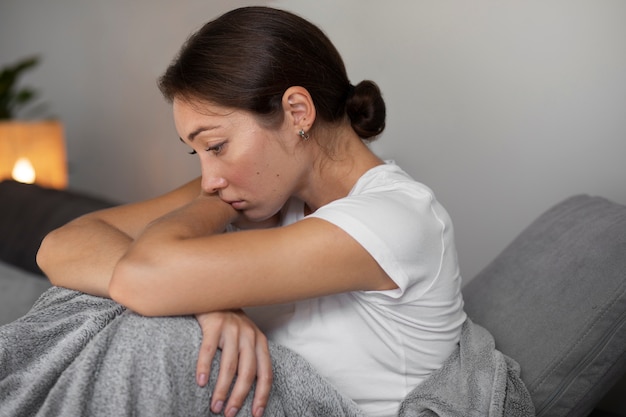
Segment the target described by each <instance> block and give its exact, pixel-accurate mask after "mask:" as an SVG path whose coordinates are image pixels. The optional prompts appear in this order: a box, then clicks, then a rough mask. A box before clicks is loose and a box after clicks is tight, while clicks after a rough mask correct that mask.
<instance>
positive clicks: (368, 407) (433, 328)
mask: <svg viewBox="0 0 626 417" xmlns="http://www.w3.org/2000/svg"><path fill="white" fill-rule="evenodd" d="M303 217H304V204H303V203H302V202H301V201H298V200H292V201H291V202H290V204H288V206H287V207H286V208H285V210H284V213H283V224H285V225H286V224H290V223H293V222H295V221H298V220H300V219H302V218H303ZM310 217H317V218H320V219H324V220H326V221H328V222H330V223H333V224H335V225H336V226H338V227H340V228H341V229H343V230H344V231H345V232H346V233H348V234H349V235H350V236H352V237H353V238H354V239H355V240H357V241H358V242H359V243H360V244H361V245H362V246H363V247H364V248H365V249H366V250H367V251H368V252H369V253H370V254H371V255H372V256H373V257H374V259H375V260H376V261H377V262H378V263H379V264H380V266H381V267H382V268H383V269H384V270H385V272H386V273H387V274H388V275H389V276H390V277H391V279H393V281H394V282H395V283H396V284H397V286H398V288H397V289H394V290H390V291H360V292H350V293H343V294H336V295H331V296H326V297H320V298H314V299H310V300H305V301H300V302H296V303H293V304H285V305H278V306H267V307H255V308H248V309H246V312H247V313H248V314H249V315H250V317H251V318H252V319H253V320H254V321H255V322H256V323H257V325H258V326H259V327H260V328H261V330H263V331H264V333H265V334H266V335H267V336H268V338H269V339H270V340H272V341H275V342H277V343H280V344H282V345H284V346H287V347H288V348H290V349H292V350H294V351H295V352H298V353H299V354H300V355H302V356H303V357H305V358H306V359H307V360H308V361H309V362H311V363H312V364H313V365H314V366H315V367H316V368H317V370H318V371H319V372H320V374H321V375H323V376H325V377H326V378H327V379H328V380H329V381H330V382H332V383H333V384H334V385H335V386H336V387H337V388H338V389H339V390H340V391H341V392H343V393H344V394H345V395H346V396H348V397H350V398H352V399H353V400H354V401H356V402H357V404H359V406H360V407H361V408H362V409H363V410H364V411H365V412H366V413H367V414H368V415H370V416H396V415H397V414H398V407H399V405H400V402H401V401H402V400H403V399H404V397H405V396H406V395H407V394H408V393H409V392H410V391H411V390H412V389H413V388H415V387H416V386H417V385H418V384H419V383H420V382H422V381H423V380H424V379H425V378H426V377H427V376H428V375H429V374H430V373H431V372H432V371H434V370H436V369H438V368H439V367H441V365H442V364H443V362H444V361H445V359H446V358H447V357H448V356H449V355H450V354H451V353H452V352H453V350H454V348H455V345H456V343H457V342H458V340H459V336H460V332H461V326H462V323H463V321H464V320H465V317H466V316H465V313H464V311H463V300H462V297H461V277H460V274H459V268H458V263H457V254H456V249H455V245H454V237H453V230H452V224H451V221H450V218H449V216H448V214H447V213H446V211H445V210H444V209H443V207H442V206H441V205H440V204H439V203H438V202H437V200H435V197H434V196H433V193H432V191H431V190H430V189H429V188H428V187H426V186H424V185H423V184H420V183H418V182H416V181H415V180H413V179H412V178H411V177H410V176H409V175H408V174H407V173H405V172H404V171H403V170H401V169H400V168H399V167H398V166H396V165H395V164H393V163H387V164H385V165H380V166H377V167H375V168H373V169H371V170H369V171H368V172H366V173H365V174H364V175H363V176H362V177H361V178H360V179H359V180H358V181H357V183H356V184H355V186H354V188H353V189H352V190H351V192H350V194H349V195H348V196H346V197H344V198H341V199H339V200H336V201H333V202H331V203H329V204H327V205H326V206H323V207H321V208H319V209H318V210H317V211H316V212H315V213H313V214H311V215H310Z"/></svg>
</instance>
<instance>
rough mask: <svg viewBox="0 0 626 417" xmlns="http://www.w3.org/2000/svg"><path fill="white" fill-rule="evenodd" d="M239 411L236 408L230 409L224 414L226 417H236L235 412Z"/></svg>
mask: <svg viewBox="0 0 626 417" xmlns="http://www.w3.org/2000/svg"><path fill="white" fill-rule="evenodd" d="M238 411H239V409H238V408H236V407H230V408H229V409H228V411H227V412H226V417H235V415H237V412H238Z"/></svg>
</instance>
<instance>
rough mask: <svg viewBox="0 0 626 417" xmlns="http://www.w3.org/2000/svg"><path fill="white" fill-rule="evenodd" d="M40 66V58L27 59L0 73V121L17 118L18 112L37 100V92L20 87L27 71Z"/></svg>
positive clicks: (7, 67) (9, 66)
mask: <svg viewBox="0 0 626 417" xmlns="http://www.w3.org/2000/svg"><path fill="white" fill-rule="evenodd" d="M38 64H39V57H37V56H34V57H29V58H25V59H23V60H21V61H19V62H17V63H16V64H12V65H7V66H5V67H4V68H3V69H2V71H0V120H10V119H13V118H15V117H16V114H17V112H18V110H20V109H21V108H23V107H24V106H26V105H27V104H29V103H31V102H32V101H33V100H35V99H36V98H37V92H36V91H35V90H33V89H32V88H29V87H18V81H19V79H20V77H21V76H22V74H23V73H24V72H25V71H28V70H30V69H32V68H34V67H36V66H37V65H38Z"/></svg>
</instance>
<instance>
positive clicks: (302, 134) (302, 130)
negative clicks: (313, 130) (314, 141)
mask: <svg viewBox="0 0 626 417" xmlns="http://www.w3.org/2000/svg"><path fill="white" fill-rule="evenodd" d="M298 135H300V137H301V138H302V140H308V139H309V134H308V133H306V132H305V131H304V129H300V131H299V132H298Z"/></svg>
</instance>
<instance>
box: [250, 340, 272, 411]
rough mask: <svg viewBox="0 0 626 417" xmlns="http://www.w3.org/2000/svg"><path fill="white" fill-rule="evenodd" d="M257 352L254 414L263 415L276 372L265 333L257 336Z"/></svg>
mask: <svg viewBox="0 0 626 417" xmlns="http://www.w3.org/2000/svg"><path fill="white" fill-rule="evenodd" d="M255 353H256V361H257V364H256V367H257V374H256V389H255V391H254V401H253V402H252V415H253V416H254V417H261V416H262V415H263V412H264V411H265V407H266V406H267V401H268V400H269V397H270V391H271V389H272V382H273V381H274V373H273V371H272V360H271V357H270V351H269V347H268V345H267V339H266V338H265V335H264V334H263V333H260V334H259V335H258V337H257V343H256V347H255Z"/></svg>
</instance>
